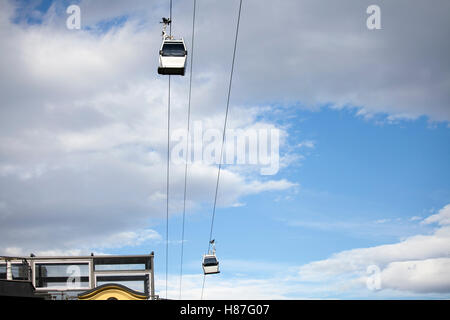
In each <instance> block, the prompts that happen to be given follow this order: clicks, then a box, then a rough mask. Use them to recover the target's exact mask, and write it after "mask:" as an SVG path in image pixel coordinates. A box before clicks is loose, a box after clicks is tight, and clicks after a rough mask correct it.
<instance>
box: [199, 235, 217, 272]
mask: <svg viewBox="0 0 450 320" xmlns="http://www.w3.org/2000/svg"><path fill="white" fill-rule="evenodd" d="M209 243H210V244H212V252H211V251H209V250H208V251H209V252H208V254H204V255H203V262H202V267H203V273H204V274H205V275H207V274H215V273H220V270H219V261H218V260H217V257H216V244H215V241H214V240H211V241H210V242H209Z"/></svg>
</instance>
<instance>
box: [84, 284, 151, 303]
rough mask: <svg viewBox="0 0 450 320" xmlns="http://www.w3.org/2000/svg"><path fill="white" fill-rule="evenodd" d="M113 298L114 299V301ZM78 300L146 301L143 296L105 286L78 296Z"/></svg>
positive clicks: (116, 287) (115, 287)
mask: <svg viewBox="0 0 450 320" xmlns="http://www.w3.org/2000/svg"><path fill="white" fill-rule="evenodd" d="M114 298H115V299H114ZM78 299H79V300H109V299H110V300H147V297H146V296H144V295H138V294H135V293H132V292H128V291H126V290H124V289H122V288H120V287H118V286H114V285H112V286H106V287H102V288H99V290H96V291H94V292H91V293H88V294H85V295H80V296H78Z"/></svg>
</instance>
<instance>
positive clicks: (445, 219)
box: [422, 204, 450, 226]
mask: <svg viewBox="0 0 450 320" xmlns="http://www.w3.org/2000/svg"><path fill="white" fill-rule="evenodd" d="M422 223H424V224H431V223H437V224H439V225H440V226H445V225H449V224H450V204H448V205H446V206H445V207H444V208H442V209H441V210H439V212H438V213H436V214H433V215H432V216H429V217H428V218H426V219H425V220H423V221H422Z"/></svg>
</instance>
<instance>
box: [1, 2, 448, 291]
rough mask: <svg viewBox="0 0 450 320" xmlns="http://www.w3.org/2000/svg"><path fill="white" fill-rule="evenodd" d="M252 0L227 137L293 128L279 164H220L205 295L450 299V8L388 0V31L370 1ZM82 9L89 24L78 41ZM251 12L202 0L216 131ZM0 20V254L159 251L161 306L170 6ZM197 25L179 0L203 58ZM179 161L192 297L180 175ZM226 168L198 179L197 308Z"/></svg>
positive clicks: (41, 7)
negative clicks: (369, 23)
mask: <svg viewBox="0 0 450 320" xmlns="http://www.w3.org/2000/svg"><path fill="white" fill-rule="evenodd" d="M244 2H245V4H244V9H243V10H244V11H243V21H242V25H241V30H240V32H241V33H240V38H239V43H238V44H239V46H238V51H237V60H236V69H235V72H236V77H235V80H234V83H233V91H232V96H231V105H230V107H231V110H230V123H229V126H230V127H231V128H233V129H252V128H253V129H254V128H277V129H279V130H280V132H281V133H282V137H283V138H282V141H281V145H280V155H281V163H282V166H281V168H280V170H279V171H278V173H277V174H275V175H271V176H262V175H260V174H259V173H258V172H259V171H258V170H253V169H254V168H253V169H252V168H250V169H248V170H247V169H243V168H241V167H239V166H238V165H235V166H233V165H232V166H225V167H224V175H223V180H221V184H220V189H219V190H220V192H219V197H220V199H219V202H220V203H221V205H220V206H219V207H218V209H217V213H216V219H215V224H214V234H213V238H215V239H216V242H217V255H218V258H219V259H220V263H221V273H220V274H219V275H216V276H211V277H208V279H207V281H206V287H205V288H206V296H205V297H206V298H207V299H220V298H227V297H230V296H232V297H233V298H243V299H245V298H256V299H259V298H269V299H270V298H280V299H284V298H344V299H345V298H357V299H359V298H363V299H364V298H371V299H372V298H375V299H380V298H381V299H383V298H448V297H449V294H450V283H449V282H448V280H449V279H450V276H449V274H448V271H445V270H447V269H449V268H447V267H448V266H450V258H449V256H448V255H449V252H450V247H449V244H450V241H448V240H449V236H450V232H449V229H448V228H449V226H448V224H449V222H448V218H447V217H448V216H449V214H450V206H448V205H449V203H450V183H449V181H450V173H449V170H448V167H449V165H448V164H449V163H450V148H449V140H450V139H449V138H450V131H449V130H450V129H449V128H450V125H449V121H450V99H449V95H448V92H450V90H449V89H450V88H449V87H448V84H449V83H450V82H449V75H448V67H449V66H450V62H449V59H448V56H445V55H442V52H448V51H449V47H448V44H447V43H448V41H445V40H446V39H447V35H446V30H448V19H447V17H446V16H445V14H443V12H445V8H448V3H445V2H440V3H439V5H442V6H445V8H444V9H443V10H439V9H438V8H437V7H439V5H438V6H436V8H429V7H428V6H426V3H422V2H423V1H422V2H421V1H416V2H415V3H414V6H413V8H411V11H410V15H409V16H407V17H406V16H405V15H404V13H403V12H404V11H403V8H404V6H405V3H404V2H403V1H402V0H396V1H392V2H389V3H388V2H384V1H380V6H381V9H382V13H383V15H382V17H383V20H382V23H383V26H384V27H383V29H382V30H375V31H368V30H367V28H366V25H365V20H366V18H367V14H366V12H365V9H366V7H367V6H368V5H369V4H372V3H369V1H366V2H364V1H363V2H361V1H359V2H357V1H352V0H348V1H343V2H342V3H340V4H336V3H334V2H333V1H326V5H323V4H322V5H320V4H317V3H315V2H314V1H305V2H304V3H297V2H295V1H285V2H283V3H282V4H280V5H279V6H274V5H273V4H271V3H266V4H265V5H264V6H261V4H260V3H259V1H250V0H249V1H244ZM70 4H79V5H80V8H81V14H82V20H81V21H82V29H81V30H75V31H74V30H68V29H67V28H66V24H65V22H66V19H67V14H66V13H65V8H66V7H67V6H68V5H70ZM237 5H238V1H230V2H226V3H222V2H212V3H209V2H208V3H204V2H203V1H199V7H198V22H197V28H198V29H197V30H196V47H195V48H194V49H195V59H194V74H193V96H192V119H193V121H202V123H203V124H204V126H205V127H207V128H210V129H211V128H221V127H222V126H223V117H224V111H225V101H226V89H227V87H226V85H227V83H228V72H229V68H230V62H231V60H230V59H231V53H232V44H233V37H234V34H233V32H234V29H233V28H231V27H229V21H234V20H233V19H235V15H236V13H237ZM0 12H1V13H2V14H1V15H0V27H2V30H3V32H2V30H0V48H1V50H2V52H4V55H3V56H2V58H0V68H1V70H2V71H3V72H2V74H3V75H2V76H1V77H0V94H1V96H2V97H3V98H2V99H3V101H2V104H1V110H0V112H1V117H0V119H2V120H1V121H2V122H1V126H0V127H1V129H0V137H1V139H0V190H1V192H0V220H1V221H2V226H1V227H0V231H1V234H2V235H1V236H0V239H2V241H0V242H3V245H2V246H0V250H1V251H0V254H15V255H17V254H28V253H29V252H35V253H37V254H42V255H45V254H86V253H89V252H96V253H105V254H113V253H118V254H139V253H148V252H150V251H155V254H156V258H155V262H156V290H157V292H158V294H160V295H162V296H165V273H164V270H165V246H166V244H165V236H166V233H165V232H166V231H165V230H166V225H165V207H164V205H165V198H164V196H165V163H166V162H165V161H166V158H165V153H166V149H165V148H166V147H165V143H166V141H165V138H166V134H167V132H166V131H165V130H167V128H166V121H167V120H166V116H167V114H166V112H167V110H166V109H165V108H166V99H167V96H166V94H167V91H166V90H167V79H166V78H164V77H163V76H159V75H157V73H156V64H157V59H158V55H157V54H158V50H159V46H160V41H161V39H160V32H161V30H160V27H161V26H160V24H159V19H160V18H161V16H162V15H166V13H167V3H166V2H165V1H148V0H147V1H144V0H142V1H141V0H134V1H131V2H129V3H128V2H125V1H111V2H107V1H106V2H104V1H39V0H36V1H31V2H28V1H6V2H3V3H2V5H1V6H0ZM191 12H192V3H190V2H186V1H175V3H174V16H175V21H176V24H174V31H175V32H176V33H179V34H180V35H181V36H183V37H184V39H185V40H186V43H187V46H188V51H189V52H190V54H191V53H192V48H191V40H190V38H191V24H192V21H191V20H190V19H191ZM416 16H420V17H421V19H420V20H418V19H411V17H416ZM281 21H289V22H290V28H289V29H288V30H286V29H285V26H284V25H283V24H281V23H280V22H281ZM413 21H416V24H414V23H413ZM417 21H418V22H417ZM405 26H406V29H407V30H406V29H405ZM446 27H447V28H446ZM405 32H406V33H407V34H408V35H409V36H408V37H405ZM217 34H220V37H217V36H214V35H217ZM411 34H414V37H413V36H411ZM430 34H433V38H430ZM255 39H263V40H261V41H259V40H258V41H257V40H255ZM287 39H295V40H296V41H295V43H294V42H292V43H291V44H290V47H289V50H286V51H283V50H281V51H280V49H279V48H280V47H284V46H285V44H286V41H287ZM398 39H402V41H399V40H398ZM188 67H189V66H188ZM188 81H189V77H179V78H174V79H173V83H172V85H173V87H172V88H173V90H172V92H173V93H172V99H173V106H172V107H173V109H172V123H171V125H172V129H173V130H175V129H180V128H181V129H182V128H185V125H186V115H187V114H186V112H187V106H186V99H187V88H188V84H189V83H188ZM171 168H172V171H171V185H170V187H171V195H172V197H171V198H170V203H171V207H170V209H171V210H170V220H169V230H170V232H169V238H170V241H169V292H168V296H169V297H172V298H177V297H178V291H179V278H178V277H179V270H180V248H181V245H180V240H181V221H182V215H181V212H182V209H181V208H182V206H181V204H182V190H183V182H184V180H183V177H184V171H183V169H184V166H177V165H172V167H171ZM216 172H217V167H216V166H214V165H208V164H201V165H199V166H196V167H192V168H190V171H189V175H188V177H189V180H188V207H187V215H186V229H185V232H186V233H185V234H186V238H185V255H184V269H183V270H184V274H183V297H185V298H192V299H199V298H200V290H201V284H202V270H201V256H202V254H204V253H205V251H206V249H207V246H208V238H209V230H210V229H209V228H210V223H211V213H212V200H213V197H212V196H213V191H214V185H215V176H216ZM17 234H23V235H25V236H23V237H22V238H18V237H17ZM55 239H58V241H55ZM371 265H376V266H378V267H379V268H380V270H381V279H382V287H381V288H380V289H379V290H376V291H372V290H370V289H368V288H367V286H366V285H365V282H366V279H367V278H368V276H369V275H368V274H367V272H366V268H367V267H368V266H371ZM405 270H406V271H405ZM411 270H413V271H411ZM443 270H444V271H443ZM409 272H416V273H411V274H410V273H409ZM447 278H448V279H447Z"/></svg>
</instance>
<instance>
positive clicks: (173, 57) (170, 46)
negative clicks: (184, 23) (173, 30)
mask: <svg viewBox="0 0 450 320" xmlns="http://www.w3.org/2000/svg"><path fill="white" fill-rule="evenodd" d="M161 23H162V24H163V32H162V38H163V41H162V44H161V48H160V49H159V65H158V73H159V74H166V75H180V76H184V74H185V71H186V60H187V50H186V44H185V43H184V40H183V39H178V40H177V39H174V38H173V37H172V35H168V34H167V33H166V28H167V26H169V25H170V24H171V23H172V21H171V20H170V19H167V18H163V19H162V22H161Z"/></svg>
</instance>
